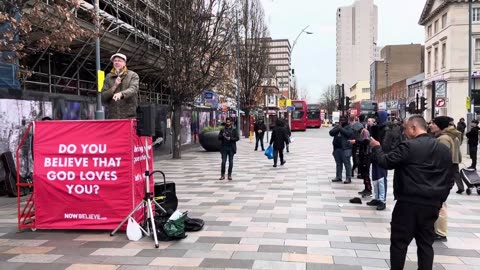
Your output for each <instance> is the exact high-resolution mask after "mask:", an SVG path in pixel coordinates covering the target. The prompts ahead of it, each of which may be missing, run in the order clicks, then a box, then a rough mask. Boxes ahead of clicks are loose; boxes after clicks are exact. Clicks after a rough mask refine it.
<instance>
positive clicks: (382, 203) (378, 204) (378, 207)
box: [377, 201, 387, 211]
mask: <svg viewBox="0 0 480 270" xmlns="http://www.w3.org/2000/svg"><path fill="white" fill-rule="evenodd" d="M385 208H387V205H386V204H385V203H384V202H380V201H379V202H378V203H377V210H379V211H382V210H385Z"/></svg>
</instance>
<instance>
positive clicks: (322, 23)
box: [261, 0, 426, 101]
mask: <svg viewBox="0 0 480 270" xmlns="http://www.w3.org/2000/svg"><path fill="white" fill-rule="evenodd" d="M261 1H262V3H263V7H264V9H265V13H266V17H267V18H266V19H267V23H268V25H269V29H270V35H271V37H272V38H274V39H280V38H288V39H289V40H290V43H292V42H293V40H294V39H295V37H296V36H297V35H298V33H300V31H301V30H302V29H303V28H304V27H305V26H307V25H310V27H309V28H308V31H312V32H314V34H313V35H305V34H303V35H302V36H301V37H300V38H299V40H298V41H297V45H295V50H294V52H293V54H292V63H293V68H294V69H295V75H296V76H297V78H298V85H297V86H299V87H300V88H306V89H308V91H309V93H310V95H309V96H310V101H317V100H318V99H319V97H320V93H321V92H322V90H323V89H324V88H325V87H326V86H327V85H329V84H335V54H336V50H335V43H336V40H335V38H336V33H335V28H336V18H335V16H336V10H337V8H338V7H341V6H348V5H351V4H353V2H354V0H261ZM425 2H426V0H401V1H398V0H397V1H395V0H375V4H376V5H377V6H378V45H379V46H385V45H393V44H410V43H422V44H423V43H424V30H423V28H422V27H421V26H419V25H418V20H419V18H420V14H421V12H422V10H423V7H424V5H425ZM366 79H368V78H366Z"/></svg>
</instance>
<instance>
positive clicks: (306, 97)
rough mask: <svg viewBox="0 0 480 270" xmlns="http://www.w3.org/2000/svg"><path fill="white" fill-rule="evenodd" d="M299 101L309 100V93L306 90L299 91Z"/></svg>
mask: <svg viewBox="0 0 480 270" xmlns="http://www.w3.org/2000/svg"><path fill="white" fill-rule="evenodd" d="M300 99H301V100H305V101H308V100H310V91H309V90H308V89H307V88H305V87H303V88H301V89H300Z"/></svg>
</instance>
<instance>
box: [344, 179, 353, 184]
mask: <svg viewBox="0 0 480 270" xmlns="http://www.w3.org/2000/svg"><path fill="white" fill-rule="evenodd" d="M343 183H344V184H351V183H352V179H351V178H347V179H346V180H345V181H343Z"/></svg>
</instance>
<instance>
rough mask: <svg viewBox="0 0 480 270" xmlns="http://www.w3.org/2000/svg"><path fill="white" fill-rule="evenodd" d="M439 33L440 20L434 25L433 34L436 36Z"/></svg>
mask: <svg viewBox="0 0 480 270" xmlns="http://www.w3.org/2000/svg"><path fill="white" fill-rule="evenodd" d="M437 32H438V20H436V21H435V22H434V23H433V33H434V34H436V33H437Z"/></svg>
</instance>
